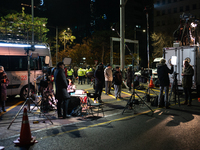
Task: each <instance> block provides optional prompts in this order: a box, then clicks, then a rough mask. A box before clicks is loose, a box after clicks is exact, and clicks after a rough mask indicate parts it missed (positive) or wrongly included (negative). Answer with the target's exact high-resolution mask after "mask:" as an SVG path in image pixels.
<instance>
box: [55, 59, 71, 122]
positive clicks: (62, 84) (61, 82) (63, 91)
mask: <svg viewBox="0 0 200 150" xmlns="http://www.w3.org/2000/svg"><path fill="white" fill-rule="evenodd" d="M64 67H65V65H64V63H63V62H59V63H58V64H57V68H56V71H55V73H54V81H55V86H56V99H58V103H57V113H58V118H61V117H62V118H63V119H65V118H69V117H70V115H69V114H68V105H69V101H70V95H69V93H68V92H67V87H68V83H67V79H66V77H65V73H64ZM62 103H63V114H61V104H62Z"/></svg>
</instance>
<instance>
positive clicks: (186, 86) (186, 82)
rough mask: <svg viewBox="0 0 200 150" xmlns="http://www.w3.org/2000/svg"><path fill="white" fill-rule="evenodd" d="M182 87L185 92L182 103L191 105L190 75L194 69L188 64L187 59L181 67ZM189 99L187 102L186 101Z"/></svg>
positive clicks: (191, 75)
mask: <svg viewBox="0 0 200 150" xmlns="http://www.w3.org/2000/svg"><path fill="white" fill-rule="evenodd" d="M181 75H182V77H183V79H182V87H183V91H184V93H185V102H184V103H183V104H184V105H188V106H191V104H192V96H191V87H192V77H193V75H194V69H193V68H192V66H191V65H190V64H189V62H188V61H187V60H184V62H183V69H182V74H181ZM188 99H189V103H188Z"/></svg>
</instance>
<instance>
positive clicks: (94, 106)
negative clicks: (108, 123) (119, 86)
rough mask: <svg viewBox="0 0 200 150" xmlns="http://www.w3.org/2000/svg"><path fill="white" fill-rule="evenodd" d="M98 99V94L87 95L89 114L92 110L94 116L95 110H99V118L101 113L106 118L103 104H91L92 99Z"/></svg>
mask: <svg viewBox="0 0 200 150" xmlns="http://www.w3.org/2000/svg"><path fill="white" fill-rule="evenodd" d="M97 97H98V94H95V93H87V106H88V114H89V110H91V113H92V115H93V116H94V111H93V108H96V107H97V108H98V111H97V116H99V112H102V113H103V117H104V112H103V104H102V103H91V98H94V99H96V98H97Z"/></svg>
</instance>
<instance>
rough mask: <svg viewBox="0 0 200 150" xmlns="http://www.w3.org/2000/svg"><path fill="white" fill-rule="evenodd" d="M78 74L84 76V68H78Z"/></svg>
mask: <svg viewBox="0 0 200 150" xmlns="http://www.w3.org/2000/svg"><path fill="white" fill-rule="evenodd" d="M78 76H84V74H83V70H82V68H79V69H78Z"/></svg>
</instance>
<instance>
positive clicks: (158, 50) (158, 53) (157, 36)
mask: <svg viewBox="0 0 200 150" xmlns="http://www.w3.org/2000/svg"><path fill="white" fill-rule="evenodd" d="M151 38H152V41H153V44H152V46H153V48H154V51H153V53H152V55H153V57H154V58H156V57H162V55H163V48H164V47H171V46H172V45H173V37H172V36H167V35H165V34H162V33H155V32H154V33H153V34H152V35H151Z"/></svg>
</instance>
